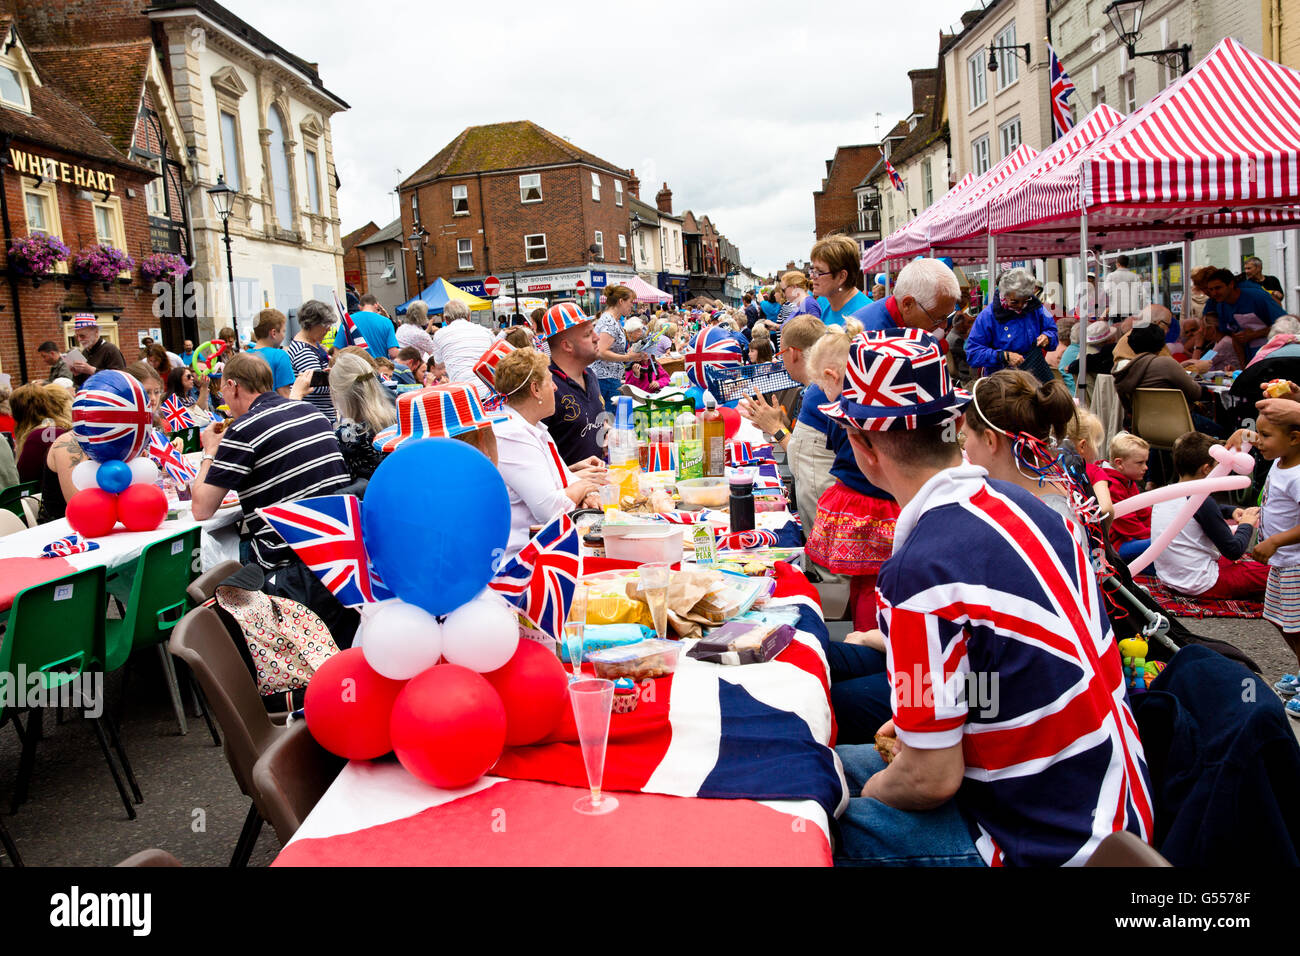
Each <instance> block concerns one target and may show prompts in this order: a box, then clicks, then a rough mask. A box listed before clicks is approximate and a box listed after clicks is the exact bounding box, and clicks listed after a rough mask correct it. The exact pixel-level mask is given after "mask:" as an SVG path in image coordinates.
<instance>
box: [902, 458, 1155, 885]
mask: <svg viewBox="0 0 1300 956" xmlns="http://www.w3.org/2000/svg"><path fill="white" fill-rule="evenodd" d="M944 474H945V476H946V477H945V478H944V479H943V481H941V482H937V483H932V484H931V485H930V486H928V487H927V489H926V490H925V491H923V493H922V494H923V497H922V498H921V500H919V501H916V500H914V502H913V503H914V505H915V506H916V507H917V508H918V509H919V511H918V513H919V515H920V517H919V519H917V520H916V522H915V524H914V525H912V526H911V527H904V526H903V525H902V524H900V526H899V528H898V529H897V530H896V532H895V541H894V558H893V559H891V560H890V561H887V562H885V564H884V566H883V567H882V568H881V570H880V576H879V578H878V583H877V593H878V596H879V600H880V623H881V629H882V630H883V631H884V632H885V633H886V636H887V638H888V644H889V661H888V667H889V678H890V686H891V687H893V689H894V693H893V697H894V699H893V712H894V726H895V727H896V728H897V730H898V736H899V739H900V740H901V741H902V742H903V743H905V744H908V745H909V746H918V747H926V748H936V747H951V746H956V745H961V744H962V743H963V741H965V743H966V744H967V745H968V746H966V748H965V762H966V773H965V779H964V781H963V783H962V786H961V789H960V791H958V794H957V796H956V798H955V799H956V801H957V804H958V806H959V808H960V809H961V810H962V811H963V815H964V816H966V817H967V818H969V819H971V820H972V821H973V822H974V823H975V824H976V826H977V829H978V837H977V839H976V841H975V846H976V849H977V850H978V851H979V852H980V855H981V856H982V857H983V858H984V860H985V862H987V863H989V864H991V865H994V866H999V865H1006V864H1010V865H1017V866H1035V865H1036V866H1045V865H1046V866H1051V865H1057V866H1059V865H1078V864H1080V863H1082V862H1084V861H1085V860H1087V859H1088V857H1089V856H1091V855H1092V852H1093V851H1094V850H1095V849H1096V847H1097V845H1098V844H1099V843H1100V842H1101V841H1102V840H1103V839H1104V838H1105V837H1107V836H1109V835H1110V834H1111V833H1112V832H1115V831H1118V830H1129V831H1131V832H1133V833H1135V834H1137V835H1138V836H1139V837H1141V838H1142V839H1144V840H1150V839H1151V838H1152V835H1153V832H1154V831H1153V825H1152V797H1151V789H1150V779H1149V775H1148V773H1147V768H1146V763H1145V757H1144V754H1143V750H1142V742H1141V740H1140V739H1139V737H1138V728H1137V723H1136V721H1135V720H1134V717H1133V713H1132V711H1131V710H1130V709H1129V707H1128V702H1127V696H1126V690H1125V681H1124V674H1123V671H1122V668H1121V662H1120V654H1119V648H1118V646H1117V644H1116V641H1115V636H1114V633H1113V632H1112V630H1111V626H1110V622H1109V621H1108V620H1107V617H1106V612H1105V604H1104V599H1103V598H1102V594H1101V589H1100V587H1099V586H1098V583H1097V578H1096V575H1095V574H1094V572H1093V568H1092V564H1091V562H1090V561H1089V558H1088V554H1087V551H1086V550H1085V548H1084V547H1083V545H1082V543H1081V541H1080V540H1079V539H1078V538H1076V536H1075V535H1074V534H1073V533H1072V531H1071V529H1070V526H1069V525H1068V523H1067V522H1066V521H1065V520H1064V519H1063V518H1061V517H1060V516H1059V515H1057V514H1056V513H1055V512H1053V511H1052V510H1051V509H1050V508H1048V507H1047V506H1046V505H1044V504H1043V503H1042V502H1040V501H1038V499H1037V498H1035V497H1034V496H1033V495H1032V494H1030V493H1029V492H1026V491H1023V490H1021V489H1019V488H1017V487H1015V486H1013V485H1011V484H1009V483H1006V482H992V483H989V482H986V481H985V480H984V472H983V470H982V469H977V468H974V467H973V466H964V467H958V468H953V469H950V470H949V471H947V472H945V473H944ZM998 675H1001V680H1000V682H997V678H998Z"/></svg>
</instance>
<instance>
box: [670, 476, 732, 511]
mask: <svg viewBox="0 0 1300 956" xmlns="http://www.w3.org/2000/svg"><path fill="white" fill-rule="evenodd" d="M677 494H678V495H679V496H680V497H681V499H682V507H683V508H725V507H726V506H727V499H728V498H730V497H731V488H730V486H728V484H727V479H726V478H687V479H686V480H684V481H679V482H677Z"/></svg>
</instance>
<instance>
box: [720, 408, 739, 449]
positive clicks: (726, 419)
mask: <svg viewBox="0 0 1300 956" xmlns="http://www.w3.org/2000/svg"><path fill="white" fill-rule="evenodd" d="M718 411H720V412H721V413H722V424H723V425H724V426H725V427H726V429H727V430H726V437H727V441H731V440H732V439H734V438H735V437H736V432H738V431H740V412H738V411H736V410H735V409H734V408H728V407H727V406H726V405H723V406H721V407H720V408H719V409H718Z"/></svg>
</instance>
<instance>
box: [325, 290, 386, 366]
mask: <svg viewBox="0 0 1300 956" xmlns="http://www.w3.org/2000/svg"><path fill="white" fill-rule="evenodd" d="M349 318H351V319H352V323H353V324H354V325H355V326H356V329H357V331H358V332H360V333H361V337H362V338H364V339H365V340H366V351H367V352H369V353H370V354H371V355H373V356H374V357H375V358H390V359H391V358H393V357H394V356H396V355H397V350H398V349H400V348H401V346H400V345H399V344H398V342H397V333H396V332H395V331H394V330H393V320H392V319H390V318H389V317H388V316H386V315H384V314H383V306H381V305H380V304H379V300H378V299H377V298H375V297H374V296H373V295H371V294H370V293H369V292H367V293H366V294H365V295H363V296H362V297H361V309H360V310H359V311H357V312H353V313H352V315H351V316H349ZM334 344H335V346H336V347H337V348H344V347H346V346H349V345H357V344H358V343H357V341H356V336H355V335H353V333H352V332H351V330H350V329H348V328H347V325H346V323H345V324H344V325H343V326H342V327H340V328H339V330H338V334H337V335H336V336H335V343H334Z"/></svg>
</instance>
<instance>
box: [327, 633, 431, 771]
mask: <svg viewBox="0 0 1300 956" xmlns="http://www.w3.org/2000/svg"><path fill="white" fill-rule="evenodd" d="M405 686H406V681H400V680H389V679H388V678H387V677H384V676H382V675H380V674H378V673H376V672H375V670H374V668H372V667H371V666H370V665H369V664H367V663H366V658H365V655H364V654H362V653H361V648H359V647H350V648H348V649H347V650H346V651H339V652H338V653H337V654H335V655H334V656H333V657H331V658H330V659H329V660H327V661H326V662H325V663H324V664H322V665H321V666H320V668H319V669H318V670H317V671H316V673H315V674H313V675H312V679H311V683H310V684H308V685H307V694H306V697H305V698H304V699H303V709H304V711H305V716H306V718H307V729H308V730H310V731H311V735H312V736H313V737H315V738H316V742H317V743H318V744H320V745H321V746H322V747H324V748H325V749H326V750H328V751H329V752H330V753H332V754H338V755H339V756H340V757H346V758H347V759H348V760H373V759H374V758H375V757H382V756H383V755H384V754H386V753H388V752H389V751H390V750H392V749H393V744H392V741H391V740H390V739H389V735H388V721H389V717H390V716H391V715H392V713H393V701H395V700H397V695H398V694H400V693H401V691H402V688H403V687H405Z"/></svg>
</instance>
